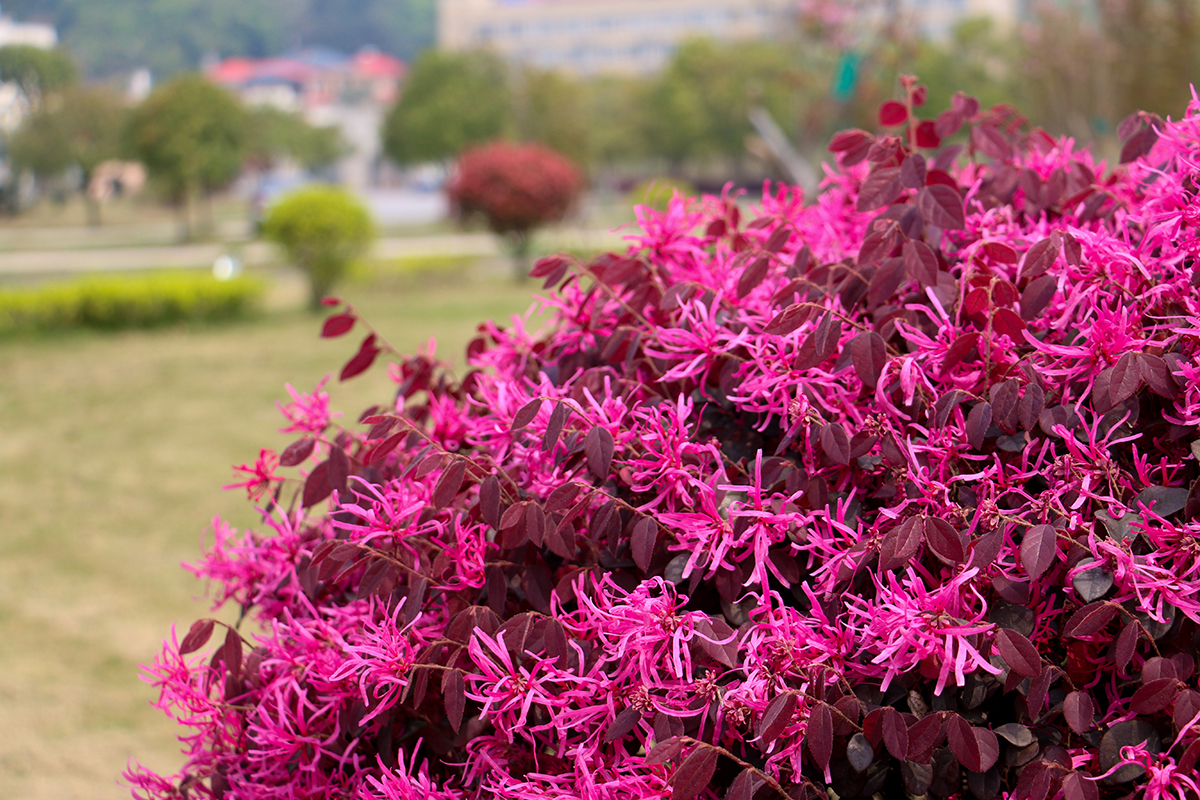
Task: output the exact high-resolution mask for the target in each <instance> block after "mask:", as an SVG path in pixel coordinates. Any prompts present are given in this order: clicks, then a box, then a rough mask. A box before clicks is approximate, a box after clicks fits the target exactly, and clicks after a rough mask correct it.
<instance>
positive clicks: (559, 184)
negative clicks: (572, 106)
mask: <svg viewBox="0 0 1200 800" xmlns="http://www.w3.org/2000/svg"><path fill="white" fill-rule="evenodd" d="M447 188H448V191H449V194H450V201H451V203H452V204H453V206H454V208H455V210H456V212H457V213H458V214H459V216H460V217H462V218H464V219H470V218H472V217H482V218H483V220H484V221H485V222H486V223H487V226H488V229H489V230H491V231H492V232H493V233H496V234H497V235H499V236H501V237H502V238H503V240H504V242H505V245H506V247H507V249H508V250H509V252H510V253H511V254H512V257H513V264H514V269H515V271H516V277H517V279H518V280H520V279H521V278H522V277H523V276H524V274H525V268H526V261H527V259H528V257H529V250H530V245H531V244H532V234H533V232H534V230H536V229H537V228H540V227H542V226H543V225H547V224H549V223H551V222H558V221H559V220H561V219H562V218H563V217H565V216H566V214H567V212H568V211H569V210H570V209H571V206H572V204H574V202H575V199H576V198H577V197H578V196H579V193H580V191H581V190H582V188H583V177H582V176H581V175H580V173H579V170H578V169H576V168H575V165H574V164H572V163H571V162H570V161H568V160H567V159H566V158H564V157H563V156H561V155H559V154H558V153H556V152H555V151H553V150H551V149H550V148H548V147H546V146H545V145H540V144H512V143H510V142H492V143H491V144H487V145H484V146H482V147H477V148H473V149H470V150H467V151H466V152H464V153H463V154H462V156H461V157H460V158H459V160H458V164H457V165H456V166H455V170H454V175H453V176H452V177H451V179H450V183H449V185H448V187H447Z"/></svg>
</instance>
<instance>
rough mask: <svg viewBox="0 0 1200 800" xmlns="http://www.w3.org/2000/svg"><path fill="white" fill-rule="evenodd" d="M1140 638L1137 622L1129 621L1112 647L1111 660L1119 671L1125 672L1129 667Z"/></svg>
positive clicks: (1139, 628) (1139, 627)
mask: <svg viewBox="0 0 1200 800" xmlns="http://www.w3.org/2000/svg"><path fill="white" fill-rule="evenodd" d="M1141 636H1142V629H1141V626H1140V625H1138V623H1137V620H1131V621H1130V622H1129V623H1128V624H1127V625H1126V626H1125V627H1124V628H1122V629H1121V633H1120V634H1119V635H1118V636H1117V641H1116V644H1114V645H1113V659H1114V660H1115V661H1116V663H1117V667H1118V668H1119V669H1121V670H1125V669H1127V668H1128V667H1129V662H1130V661H1132V660H1133V654H1134V653H1135V652H1136V651H1137V645H1138V641H1139V640H1140V639H1141Z"/></svg>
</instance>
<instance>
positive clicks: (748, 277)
mask: <svg viewBox="0 0 1200 800" xmlns="http://www.w3.org/2000/svg"><path fill="white" fill-rule="evenodd" d="M780 230H782V231H783V232H784V233H785V234H786V233H787V230H786V229H784V228H780ZM770 266H771V257H770V256H768V255H765V254H764V255H761V256H759V257H758V258H756V259H754V260H753V261H751V262H750V264H749V266H747V267H746V268H745V269H744V270H742V274H741V275H740V276H739V277H738V282H737V296H738V297H739V298H741V297H745V296H746V295H748V294H750V292H752V291H753V290H754V287H756V286H758V285H759V284H760V283H762V282H763V279H764V278H766V277H767V270H768V269H769V268H770Z"/></svg>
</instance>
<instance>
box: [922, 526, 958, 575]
mask: <svg viewBox="0 0 1200 800" xmlns="http://www.w3.org/2000/svg"><path fill="white" fill-rule="evenodd" d="M924 526H925V544H926V545H927V546H928V547H929V549H930V550H932V551H933V554H934V555H936V556H937V557H938V558H940V559H941V560H942V561H945V562H946V563H947V564H951V565H954V564H961V563H963V562H964V561H966V560H967V537H966V534H964V533H963V532H962V531H960V530H959V529H958V528H956V527H954V525H952V524H951V523H949V522H947V521H946V520H944V519H941V518H939V517H926V518H925V523H924Z"/></svg>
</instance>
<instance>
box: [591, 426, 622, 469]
mask: <svg viewBox="0 0 1200 800" xmlns="http://www.w3.org/2000/svg"><path fill="white" fill-rule="evenodd" d="M615 447H616V444H615V443H614V442H613V436H612V434H611V433H609V432H608V430H607V429H606V428H602V427H600V426H599V425H597V426H595V427H593V428H592V429H591V430H590V431H588V434H587V436H585V437H584V440H583V452H584V453H585V454H586V455H587V463H588V469H589V470H591V472H592V474H593V475H595V476H596V478H597V479H599V480H601V481H603V480H607V479H608V473H609V471H610V470H611V469H612V460H613V450H614V449H615Z"/></svg>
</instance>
